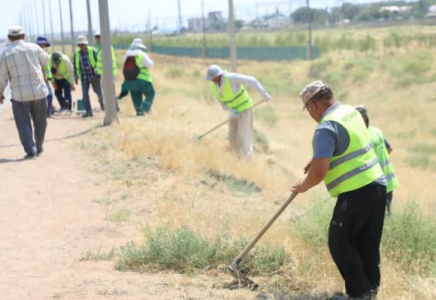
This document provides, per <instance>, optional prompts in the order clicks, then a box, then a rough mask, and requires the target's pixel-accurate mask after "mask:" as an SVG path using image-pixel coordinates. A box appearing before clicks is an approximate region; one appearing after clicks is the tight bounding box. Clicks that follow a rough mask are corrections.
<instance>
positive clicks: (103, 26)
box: [98, 0, 118, 126]
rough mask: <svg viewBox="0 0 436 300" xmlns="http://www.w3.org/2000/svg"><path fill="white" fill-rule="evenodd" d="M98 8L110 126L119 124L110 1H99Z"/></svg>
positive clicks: (104, 84) (106, 120)
mask: <svg viewBox="0 0 436 300" xmlns="http://www.w3.org/2000/svg"><path fill="white" fill-rule="evenodd" d="M98 7H99V13H100V30H101V32H100V33H101V51H102V58H103V78H104V79H103V92H104V98H105V105H106V107H105V116H104V123H103V125H105V126H108V125H111V124H112V123H113V122H114V121H117V122H118V116H117V106H116V101H117V100H116V99H115V84H114V74H113V70H112V52H111V45H112V39H111V29H110V28H111V27H110V23H109V7H108V0H98Z"/></svg>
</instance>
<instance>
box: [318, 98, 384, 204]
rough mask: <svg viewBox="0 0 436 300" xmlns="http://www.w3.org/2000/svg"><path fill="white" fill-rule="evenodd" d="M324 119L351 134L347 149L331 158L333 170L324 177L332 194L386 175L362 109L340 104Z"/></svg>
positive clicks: (358, 186)
mask: <svg viewBox="0 0 436 300" xmlns="http://www.w3.org/2000/svg"><path fill="white" fill-rule="evenodd" d="M325 121H334V122H336V123H338V124H340V125H342V126H343V127H344V128H345V130H346V131H347V132H348V135H349V137H350V144H349V145H348V148H347V150H346V151H345V152H344V153H343V154H341V155H339V156H334V157H332V158H331V160H330V169H329V171H328V173H327V175H326V176H325V178H324V182H325V184H326V186H327V189H328V191H329V193H330V195H331V196H332V197H336V196H338V195H340V194H342V193H345V192H349V191H353V190H356V189H359V188H361V187H364V186H365V185H367V184H369V183H371V182H373V181H375V180H376V179H377V178H379V177H381V176H383V171H382V170H381V168H380V165H379V164H378V159H377V156H376V154H375V152H374V150H373V147H372V145H371V143H370V139H369V134H368V130H367V128H366V126H365V123H364V122H363V119H362V117H361V115H360V114H359V112H357V111H356V110H355V109H354V108H353V107H351V106H349V105H339V106H338V107H336V108H335V109H334V110H333V111H332V112H330V113H329V114H328V115H326V116H325V117H324V118H323V119H322V120H321V121H320V124H321V123H323V122H325Z"/></svg>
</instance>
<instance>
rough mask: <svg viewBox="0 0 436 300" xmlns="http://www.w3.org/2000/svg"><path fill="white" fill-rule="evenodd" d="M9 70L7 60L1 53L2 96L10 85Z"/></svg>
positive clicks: (0, 92) (0, 80)
mask: <svg viewBox="0 0 436 300" xmlns="http://www.w3.org/2000/svg"><path fill="white" fill-rule="evenodd" d="M8 74H9V72H8V68H7V67H6V58H5V57H4V55H1V53H0V96H3V92H4V90H5V88H6V86H7V84H8V80H9V76H8Z"/></svg>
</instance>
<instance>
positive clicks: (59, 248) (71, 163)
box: [0, 102, 266, 300]
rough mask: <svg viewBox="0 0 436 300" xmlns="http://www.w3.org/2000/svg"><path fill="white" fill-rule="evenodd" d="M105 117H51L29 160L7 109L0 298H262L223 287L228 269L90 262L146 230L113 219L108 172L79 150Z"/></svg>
mask: <svg viewBox="0 0 436 300" xmlns="http://www.w3.org/2000/svg"><path fill="white" fill-rule="evenodd" d="M95 103H96V102H95ZM101 118H102V114H101V113H100V114H96V116H95V117H94V120H93V121H90V120H82V118H80V117H78V116H71V117H56V118H51V119H49V120H48V128H47V134H46V142H45V145H44V153H43V155H42V156H40V157H39V158H38V159H35V160H22V157H23V156H24V154H25V153H24V151H23V149H22V146H21V144H20V142H19V138H18V133H17V130H16V128H15V123H14V121H13V117H12V110H11V106H10V105H9V106H7V107H6V108H4V109H3V110H2V111H1V112H0V128H1V131H0V176H1V193H0V265H1V272H0V299H1V300H24V299H26V300H43V299H81V300H84V299H92V300H94V299H95V300H97V299H253V298H256V297H257V296H258V293H252V292H247V291H229V290H225V289H222V288H219V284H220V283H223V282H225V281H227V282H228V281H229V275H227V274H218V275H217V277H214V276H212V277H211V276H196V277H187V276H185V275H181V274H174V273H165V274H162V273H159V274H139V273H133V272H119V271H116V270H115V269H114V266H115V261H93V260H83V258H85V257H86V254H87V253H96V252H98V251H99V250H101V251H102V252H107V251H109V250H110V249H112V248H113V247H115V248H117V247H119V246H120V245H123V244H125V243H127V242H128V241H130V240H132V239H134V238H135V237H137V236H138V234H140V233H139V232H140V230H141V228H138V227H139V226H137V225H136V226H135V225H129V224H127V225H126V224H117V223H113V222H108V221H106V220H105V218H106V212H105V208H104V206H102V205H101V204H98V203H95V201H94V202H93V200H95V199H99V198H101V197H104V196H105V195H107V193H110V192H111V190H110V187H109V184H108V183H107V178H106V177H105V176H104V175H102V174H92V171H91V168H90V165H92V163H95V162H93V161H92V157H91V156H90V154H88V153H87V152H86V151H85V150H81V149H80V147H78V143H77V140H78V139H80V136H76V134H77V133H81V132H83V131H86V130H87V129H89V128H91V127H93V126H94V125H95V124H96V123H97V121H98V119H101ZM97 130H98V129H97ZM85 134H87V133H85ZM145 205H147V203H145ZM151 205H152V204H151V203H150V207H151ZM152 218H153V211H152V210H150V212H149V219H150V220H151V221H152ZM217 284H218V285H217ZM215 286H218V287H217V288H215ZM263 299H266V298H263Z"/></svg>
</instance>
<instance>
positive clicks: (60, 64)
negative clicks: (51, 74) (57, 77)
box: [48, 56, 74, 84]
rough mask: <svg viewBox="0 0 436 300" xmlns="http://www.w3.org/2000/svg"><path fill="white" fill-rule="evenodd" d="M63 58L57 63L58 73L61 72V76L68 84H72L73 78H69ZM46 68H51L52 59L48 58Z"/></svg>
mask: <svg viewBox="0 0 436 300" xmlns="http://www.w3.org/2000/svg"><path fill="white" fill-rule="evenodd" d="M64 60H65V58H64V57H62V60H61V62H60V63H59V65H58V66H57V67H58V68H59V71H60V72H61V74H62V76H63V77H64V79H66V80H67V81H68V82H69V83H71V84H72V83H73V82H74V81H73V78H70V72H69V71H68V69H67V67H66V66H65V61H64ZM48 67H49V68H50V70H51V69H52V67H53V59H52V58H51V56H50V59H49V60H48Z"/></svg>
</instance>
